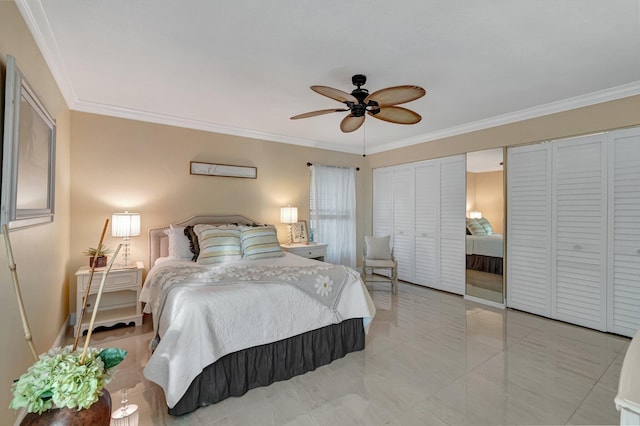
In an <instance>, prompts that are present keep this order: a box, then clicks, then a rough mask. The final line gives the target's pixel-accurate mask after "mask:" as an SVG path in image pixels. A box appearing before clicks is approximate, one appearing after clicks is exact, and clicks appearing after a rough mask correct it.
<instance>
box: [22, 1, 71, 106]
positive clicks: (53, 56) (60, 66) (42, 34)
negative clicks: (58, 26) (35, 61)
mask: <svg viewBox="0 0 640 426" xmlns="http://www.w3.org/2000/svg"><path fill="white" fill-rule="evenodd" d="M15 3H16V6H17V7H18V10H19V11H20V14H21V15H22V18H23V19H24V21H25V23H26V24H27V27H28V28H29V31H30V32H31V35H32V36H33V38H34V40H35V42H36V45H37V46H38V48H39V49H40V52H41V53H42V56H43V57H44V60H45V62H46V63H47V65H48V66H49V69H50V70H51V74H52V75H53V78H54V80H55V81H56V83H57V85H58V88H59V89H60V92H61V93H62V97H63V98H64V100H65V101H66V102H67V105H69V106H70V105H72V104H73V103H74V102H75V101H76V99H77V98H78V97H77V95H76V92H75V90H74V88H73V84H72V83H71V79H70V77H69V71H68V70H67V67H66V66H65V64H64V61H63V60H62V56H61V55H60V48H59V46H58V42H57V40H56V38H55V37H54V35H53V31H52V30H51V25H50V24H49V19H48V17H47V14H46V13H45V11H44V9H43V7H42V3H41V2H40V1H28V0H15ZM39 23H42V25H39Z"/></svg>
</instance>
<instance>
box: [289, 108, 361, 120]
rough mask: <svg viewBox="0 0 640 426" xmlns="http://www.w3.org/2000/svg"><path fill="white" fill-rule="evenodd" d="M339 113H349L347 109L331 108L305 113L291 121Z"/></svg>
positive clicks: (292, 118) (295, 116)
mask: <svg viewBox="0 0 640 426" xmlns="http://www.w3.org/2000/svg"><path fill="white" fill-rule="evenodd" d="M341 111H349V108H338V109H336V108H332V109H321V110H318V111H311V112H305V113H304V114H298V115H294V116H293V117H291V120H298V119H299V118H309V117H315V116H317V115H323V114H330V113H332V112H341Z"/></svg>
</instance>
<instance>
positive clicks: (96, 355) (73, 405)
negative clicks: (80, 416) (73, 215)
mask: <svg viewBox="0 0 640 426" xmlns="http://www.w3.org/2000/svg"><path fill="white" fill-rule="evenodd" d="M108 224H109V219H107V220H106V221H105V224H104V228H103V230H102V235H101V236H100V244H102V240H103V239H104V234H105V231H106V229H107V226H108ZM3 231H4V238H5V243H6V246H7V253H8V261H9V269H10V270H11V273H12V278H13V284H14V288H15V292H16V297H17V299H18V305H19V307H20V316H21V318H22V325H23V328H24V334H25V339H26V340H27V342H28V343H29V347H30V349H31V353H32V354H33V357H34V359H35V363H34V364H33V365H32V366H31V367H29V369H28V371H27V372H26V373H25V374H23V375H22V376H20V378H19V379H18V380H16V381H14V382H13V384H12V386H11V388H12V392H13V399H12V400H11V403H10V405H9V407H10V408H14V409H19V408H23V407H25V408H26V409H27V412H28V413H29V414H27V417H26V418H25V419H27V418H29V416H32V415H35V414H34V413H37V415H38V416H39V415H41V414H42V413H44V412H45V411H49V410H51V409H59V410H53V411H51V412H49V414H50V417H46V419H48V420H46V421H50V423H51V424H62V423H59V422H58V420H60V419H62V418H65V419H66V416H68V415H70V414H69V413H75V414H71V415H72V416H75V415H77V413H80V412H81V411H84V410H82V409H88V408H89V407H91V406H93V405H94V404H95V403H96V402H98V401H99V400H100V401H108V403H102V404H96V405H95V407H97V408H96V410H97V411H99V412H100V413H101V415H102V417H104V419H103V420H104V421H102V422H100V423H99V424H105V425H108V424H109V417H110V405H111V402H110V401H111V400H110V398H109V397H108V396H107V397H106V399H105V398H102V396H103V395H104V394H105V393H107V395H108V392H107V391H106V389H104V386H105V385H106V384H107V383H109V381H110V380H111V378H112V377H113V368H114V367H115V366H116V365H118V364H119V363H120V362H122V360H123V359H124V357H125V356H126V355H127V351H125V350H123V349H117V348H108V349H102V350H98V349H96V348H90V347H89V342H90V341H91V334H92V331H93V326H94V323H95V319H96V314H97V313H98V307H99V305H100V299H101V297H102V292H103V290H104V285H105V281H106V279H107V275H108V274H109V271H110V270H111V267H112V266H113V262H114V260H115V259H116V257H117V256H118V252H119V251H120V248H121V247H122V244H120V245H119V246H118V248H117V249H116V250H115V255H114V256H113V257H112V258H111V262H109V264H108V266H107V267H106V268H105V270H104V271H103V272H102V280H101V282H100V288H99V289H98V293H97V295H96V301H95V305H94V308H93V314H92V316H91V322H90V324H89V330H88V332H87V338H86V339H85V344H84V348H83V350H82V352H80V351H78V350H77V344H78V339H79V337H80V330H81V328H82V327H81V324H82V318H83V314H84V312H85V310H86V306H87V299H88V297H89V293H90V289H91V279H93V273H94V270H95V266H94V267H92V268H91V276H90V280H89V286H88V287H87V291H86V293H85V296H84V307H83V309H82V313H80V314H79V318H78V321H80V323H79V326H78V327H77V331H76V336H75V343H74V345H73V346H72V345H69V346H66V347H64V348H54V349H51V350H50V351H48V352H47V353H44V354H42V355H40V356H38V355H37V354H38V352H37V351H36V349H35V346H34V344H33V341H32V336H31V329H30V327H29V322H28V321H27V315H26V312H25V308H24V303H23V300H22V293H21V291H20V285H19V282H18V274H17V268H16V265H15V262H14V260H13V252H12V249H11V242H10V239H9V229H8V227H7V225H3ZM94 265H95V263H94ZM105 408H106V410H105ZM64 410H72V411H64ZM43 418H45V417H43ZM56 419H57V420H56ZM54 420H55V421H54ZM29 421H31V420H29ZM27 423H28V422H27ZM29 424H32V423H29ZM43 424H44V423H43ZM47 424H49V423H47ZM82 424H98V423H96V422H95V421H94V420H91V421H85V422H83V423H82Z"/></svg>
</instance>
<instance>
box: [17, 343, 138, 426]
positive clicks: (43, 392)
mask: <svg viewBox="0 0 640 426" xmlns="http://www.w3.org/2000/svg"><path fill="white" fill-rule="evenodd" d="M126 354H127V351H125V350H122V349H115V348H110V349H103V350H99V349H96V348H88V349H87V350H86V353H83V350H82V349H77V350H73V346H72V345H69V346H65V347H64V348H59V347H58V348H55V349H52V350H50V351H49V352H47V353H44V354H42V355H40V359H39V360H38V361H36V362H35V363H34V364H33V365H32V366H31V367H29V369H28V371H27V372H26V373H25V374H23V375H22V376H21V377H20V378H19V379H18V380H16V381H15V382H14V383H13V385H12V391H13V399H12V400H11V404H10V408H14V409H17V408H22V407H25V408H26V411H27V412H28V413H29V414H27V417H25V419H24V421H23V423H22V424H59V423H57V421H59V420H60V419H63V418H71V419H72V420H70V421H68V422H65V423H60V424H74V425H75V424H105V423H106V424H109V417H110V414H111V413H110V411H111V397H110V396H109V393H108V392H107V391H106V389H104V386H105V385H106V384H107V383H109V381H111V378H112V375H113V373H114V367H115V366H116V365H118V364H119V363H120V362H121V361H122V360H123V359H124V357H125V356H126ZM83 356H84V360H83ZM98 419H106V420H98Z"/></svg>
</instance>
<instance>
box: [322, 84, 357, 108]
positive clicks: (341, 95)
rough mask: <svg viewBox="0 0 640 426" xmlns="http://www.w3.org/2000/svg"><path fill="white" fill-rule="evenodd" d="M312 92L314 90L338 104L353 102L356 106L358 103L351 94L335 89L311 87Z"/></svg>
mask: <svg viewBox="0 0 640 426" xmlns="http://www.w3.org/2000/svg"><path fill="white" fill-rule="evenodd" d="M311 90H313V91H314V92H316V93H320V94H321V95H323V96H326V97H328V98H331V99H335V100H336V101H338V102H353V103H354V104H357V103H358V100H357V99H356V98H355V97H354V96H353V95H351V94H350V93H347V92H343V91H342V90H338V89H334V88H333V87H327V86H311Z"/></svg>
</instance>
